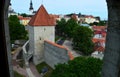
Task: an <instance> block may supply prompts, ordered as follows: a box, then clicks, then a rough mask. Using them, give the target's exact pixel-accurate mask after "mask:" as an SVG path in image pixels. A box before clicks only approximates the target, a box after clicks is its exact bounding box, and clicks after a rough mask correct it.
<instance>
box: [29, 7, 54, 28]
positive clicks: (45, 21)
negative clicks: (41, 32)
mask: <svg viewBox="0 0 120 77" xmlns="http://www.w3.org/2000/svg"><path fill="white" fill-rule="evenodd" d="M29 25H30V26H54V25H55V21H54V18H51V17H50V16H49V14H48V13H47V11H46V9H45V8H44V6H43V5H41V6H40V8H39V9H38V11H37V12H36V14H35V15H34V16H33V17H32V19H31V20H30V22H29Z"/></svg>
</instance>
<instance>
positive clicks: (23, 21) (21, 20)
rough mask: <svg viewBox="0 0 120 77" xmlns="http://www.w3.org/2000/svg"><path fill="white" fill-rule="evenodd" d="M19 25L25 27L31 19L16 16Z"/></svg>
mask: <svg viewBox="0 0 120 77" xmlns="http://www.w3.org/2000/svg"><path fill="white" fill-rule="evenodd" d="M18 18H19V21H20V24H22V25H24V26H27V25H28V23H29V21H30V19H31V17H23V16H18Z"/></svg>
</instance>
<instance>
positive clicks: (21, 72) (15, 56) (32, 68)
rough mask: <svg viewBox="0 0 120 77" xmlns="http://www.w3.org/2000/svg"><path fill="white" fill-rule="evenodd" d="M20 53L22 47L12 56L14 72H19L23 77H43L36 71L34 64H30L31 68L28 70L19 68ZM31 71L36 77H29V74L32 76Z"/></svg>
mask: <svg viewBox="0 0 120 77" xmlns="http://www.w3.org/2000/svg"><path fill="white" fill-rule="evenodd" d="M20 51H21V47H19V48H17V49H16V50H15V54H13V55H12V64H13V70H14V71H17V72H18V73H19V74H21V75H23V76H24V77H42V76H40V74H39V73H38V71H37V70H36V67H35V65H34V64H33V63H30V65H29V67H30V68H27V69H26V68H25V67H24V68H21V67H20V66H19V63H18V61H17V55H18V54H19V52H20ZM30 69H31V71H32V73H33V74H34V76H33V75H32V73H31V76H28V73H29V75H30V72H31V71H30ZM26 70H27V71H26Z"/></svg>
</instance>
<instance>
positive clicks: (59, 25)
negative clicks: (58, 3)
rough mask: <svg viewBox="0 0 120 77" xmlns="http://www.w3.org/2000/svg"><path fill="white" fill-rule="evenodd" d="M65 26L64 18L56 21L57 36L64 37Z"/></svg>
mask: <svg viewBox="0 0 120 77" xmlns="http://www.w3.org/2000/svg"><path fill="white" fill-rule="evenodd" d="M65 25H66V20H65V19H64V18H62V19H61V20H60V21H57V25H56V27H55V29H56V34H57V35H59V36H65Z"/></svg>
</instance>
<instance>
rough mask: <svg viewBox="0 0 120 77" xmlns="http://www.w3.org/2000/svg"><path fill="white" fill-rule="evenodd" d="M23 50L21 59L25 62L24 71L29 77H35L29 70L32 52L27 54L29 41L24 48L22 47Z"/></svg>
mask: <svg viewBox="0 0 120 77" xmlns="http://www.w3.org/2000/svg"><path fill="white" fill-rule="evenodd" d="M22 49H23V58H24V61H25V65H26V71H27V73H28V76H29V77H35V76H34V75H33V73H32V71H31V70H30V68H29V59H30V58H31V57H32V56H33V52H29V41H27V42H26V43H25V44H24V46H23V47H22Z"/></svg>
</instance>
